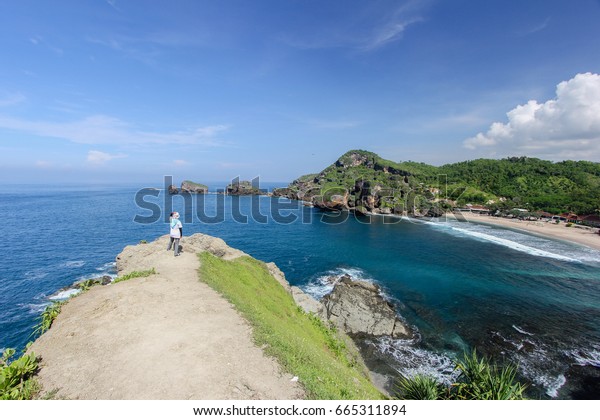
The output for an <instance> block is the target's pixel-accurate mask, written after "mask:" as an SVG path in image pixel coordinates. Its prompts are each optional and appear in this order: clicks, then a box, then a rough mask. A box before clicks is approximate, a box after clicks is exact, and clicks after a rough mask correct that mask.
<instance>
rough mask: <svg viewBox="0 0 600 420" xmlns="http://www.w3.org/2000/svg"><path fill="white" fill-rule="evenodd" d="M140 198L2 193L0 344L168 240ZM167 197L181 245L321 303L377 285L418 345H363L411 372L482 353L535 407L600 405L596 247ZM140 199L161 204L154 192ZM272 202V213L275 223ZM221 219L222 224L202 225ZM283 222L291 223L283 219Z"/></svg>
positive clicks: (482, 229)
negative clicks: (281, 277) (127, 250)
mask: <svg viewBox="0 0 600 420" xmlns="http://www.w3.org/2000/svg"><path fill="white" fill-rule="evenodd" d="M223 185H224V184H223ZM263 187H264V185H263ZM267 187H269V186H267ZM136 191H137V188H136V187H135V186H133V187H114V186H94V187H81V186H73V187H69V188H64V187H61V188H57V187H54V188H52V187H43V188H42V187H35V188H31V187H11V188H10V189H7V188H5V190H4V192H2V193H0V210H1V214H2V215H3V217H4V221H5V226H6V227H7V230H8V232H7V236H6V237H7V238H8V239H9V240H8V241H7V242H8V244H7V245H8V246H5V247H4V248H3V250H2V251H1V253H0V257H1V264H0V348H2V347H22V346H24V345H25V344H26V342H27V341H28V340H29V339H30V338H29V335H30V332H31V329H32V326H33V325H34V324H35V322H36V317H37V316H39V313H40V312H41V311H42V310H43V308H44V306H45V305H47V303H48V302H49V299H50V298H56V297H57V296H56V293H57V291H59V290H60V289H62V288H65V287H68V286H69V285H71V284H72V283H73V282H75V281H76V280H78V279H83V278H87V277H89V276H90V275H102V274H106V273H108V274H114V265H113V262H114V258H115V256H116V254H117V253H119V252H120V251H121V250H122V248H123V247H124V246H125V245H128V244H135V243H138V242H139V241H140V240H142V239H145V240H153V239H154V238H156V237H157V236H159V235H162V234H164V233H166V232H167V231H168V229H167V223H165V222H164V218H161V220H159V221H156V222H154V223H150V224H141V223H135V222H134V221H133V220H134V218H135V216H136V215H138V216H139V215H144V216H147V215H148V213H149V211H148V210H143V209H140V208H139V207H138V206H137V205H136V203H135V201H134V198H135V193H136ZM157 193H158V192H157ZM167 197H168V198H172V200H173V201H172V205H173V208H174V209H175V210H178V211H179V212H180V213H181V214H182V219H183V222H184V236H185V235H189V234H191V233H195V232H202V233H206V234H209V235H214V236H218V237H221V238H223V239H224V240H225V241H226V242H227V243H228V244H229V245H231V246H233V247H236V248H240V249H242V250H244V251H245V252H247V253H249V254H251V255H252V256H254V257H255V258H258V259H261V260H264V261H274V262H275V263H276V264H277V265H278V266H279V267H280V268H281V269H282V270H283V271H284V272H285V274H286V277H287V278H288V280H289V281H290V283H292V284H295V285H298V286H300V287H302V288H303V289H304V290H306V291H307V292H309V293H311V294H313V295H314V296H316V297H319V296H322V295H324V294H325V293H327V292H328V291H329V290H330V289H331V285H330V284H329V282H328V281H327V279H328V278H329V277H331V276H336V275H340V274H342V273H347V274H350V275H352V276H353V277H355V278H362V279H366V280H369V281H373V282H376V283H378V284H380V285H381V286H382V288H383V290H384V292H385V294H386V296H387V297H388V298H389V299H390V300H392V301H394V302H395V303H396V305H397V308H398V310H399V312H400V314H401V315H402V317H403V318H404V319H405V320H406V321H407V322H408V323H409V324H410V325H411V326H412V328H413V329H414V331H415V333H416V338H415V339H414V340H404V341H403V340H391V339H385V338H384V339H380V340H374V341H372V342H371V343H370V345H371V346H372V347H373V348H375V349H376V350H377V353H378V354H379V355H380V357H381V359H382V360H384V361H385V362H386V363H388V364H389V365H391V366H393V367H394V368H395V369H397V370H399V371H401V372H403V373H405V374H414V373H417V372H421V373H428V374H433V375H436V376H437V377H439V378H440V379H441V380H445V381H450V380H451V379H452V372H451V363H450V360H451V359H452V358H453V357H456V356H457V355H460V354H462V352H463V351H465V350H467V349H469V348H472V347H477V349H478V350H479V351H481V352H483V353H485V354H487V355H490V356H494V358H496V359H497V360H509V361H512V362H516V363H518V364H519V369H520V373H521V375H522V376H523V378H524V379H526V380H527V381H530V382H531V383H532V386H531V388H530V393H531V395H532V396H533V397H540V398H548V397H557V398H600V395H598V387H599V384H600V380H599V377H600V325H599V323H598V319H600V252H598V251H594V250H591V249H589V248H585V247H580V246H577V245H573V244H569V243H565V242H558V241H551V240H547V239H543V238H539V237H535V236H530V235H526V234H523V233H519V232H515V231H512V230H508V229H502V228H495V227H491V226H486V225H480V224H473V223H459V222H448V221H437V222H418V221H409V220H403V219H397V218H384V217H372V218H371V219H369V218H358V219H357V218H355V217H354V216H353V215H349V214H347V213H341V214H338V215H327V214H324V213H321V212H319V211H318V210H315V209H313V208H308V207H303V206H301V205H300V204H299V203H297V202H289V201H287V200H277V199H274V198H269V197H260V198H258V197H223V196H217V195H207V196H198V197H196V198H197V199H199V200H200V201H196V200H195V199H194V200H193V201H191V202H187V203H185V202H184V200H183V199H182V198H181V197H177V196H175V197H170V196H167ZM146 201H148V202H153V203H156V204H158V205H159V206H160V207H161V208H163V209H164V207H165V196H164V194H163V192H162V191H161V192H160V195H159V196H158V197H156V198H147V199H146ZM253 204H254V205H255V206H254V209H255V211H254V212H255V213H257V210H258V213H260V215H258V216H257V217H255V218H254V219H253V218H252V217H249V218H248V222H247V223H240V222H238V221H236V220H235V219H236V218H237V219H239V217H234V213H235V212H234V211H233V209H238V210H239V213H240V214H241V215H251V214H252V208H253ZM277 206H279V207H280V209H279V212H278V213H279V216H280V217H274V216H273V215H274V214H276V213H277V212H276V211H275V210H276V208H277ZM167 207H168V202H167ZM281 207H286V208H287V209H282V208H281ZM217 214H223V215H224V216H225V217H224V219H225V220H223V221H221V222H219V223H202V222H201V221H200V218H199V217H198V215H201V216H203V215H205V216H207V217H208V216H214V215H217ZM261 215H265V216H266V217H265V218H264V220H262V219H263V218H262V217H261ZM161 216H162V217H164V214H163V215H161ZM283 216H287V217H295V218H296V219H297V220H295V221H294V222H293V223H280V222H277V220H280V219H281V218H282V217H283ZM257 219H258V220H257ZM203 220H204V219H203ZM184 243H185V238H184ZM59 297H60V296H59Z"/></svg>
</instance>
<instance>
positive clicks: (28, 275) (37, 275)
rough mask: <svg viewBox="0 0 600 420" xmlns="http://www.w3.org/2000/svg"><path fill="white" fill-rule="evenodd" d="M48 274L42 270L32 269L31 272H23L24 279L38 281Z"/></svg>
mask: <svg viewBox="0 0 600 420" xmlns="http://www.w3.org/2000/svg"><path fill="white" fill-rule="evenodd" d="M48 274H49V273H48V271H45V270H44V269H43V268H34V269H33V270H29V271H26V272H25V279H27V280H40V279H43V278H44V277H46V276H47V275H48Z"/></svg>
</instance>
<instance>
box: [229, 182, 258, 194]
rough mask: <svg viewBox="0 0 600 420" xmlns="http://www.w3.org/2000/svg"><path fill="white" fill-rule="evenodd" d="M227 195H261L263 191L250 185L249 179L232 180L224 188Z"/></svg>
mask: <svg viewBox="0 0 600 420" xmlns="http://www.w3.org/2000/svg"><path fill="white" fill-rule="evenodd" d="M225 193H226V194H227V195H261V194H263V191H261V190H260V189H259V188H257V187H255V186H254V185H252V182H250V181H236V182H232V183H231V184H229V185H228V186H227V188H226V189H225Z"/></svg>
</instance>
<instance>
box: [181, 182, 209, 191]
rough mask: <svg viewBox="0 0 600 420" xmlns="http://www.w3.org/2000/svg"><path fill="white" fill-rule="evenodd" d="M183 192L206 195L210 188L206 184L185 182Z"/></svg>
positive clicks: (182, 186) (182, 187) (182, 185)
mask: <svg viewBox="0 0 600 420" xmlns="http://www.w3.org/2000/svg"><path fill="white" fill-rule="evenodd" d="M181 191H182V192H184V191H185V192H189V193H193V194H206V193H208V187H207V186H206V185H204V184H198V183H197V182H192V181H183V182H182V183H181Z"/></svg>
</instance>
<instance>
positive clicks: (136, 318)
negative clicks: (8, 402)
mask: <svg viewBox="0 0 600 420" xmlns="http://www.w3.org/2000/svg"><path fill="white" fill-rule="evenodd" d="M167 241H168V239H167V237H162V238H159V239H158V240H157V241H155V242H153V243H150V244H143V245H137V246H128V247H126V248H125V250H124V251H123V252H122V253H121V254H119V257H118V261H117V266H118V268H119V274H124V273H127V272H130V271H133V270H144V269H149V268H152V267H154V268H155V269H156V271H157V273H158V274H156V275H152V276H150V277H147V278H136V279H131V280H127V281H124V282H121V283H118V284H111V285H108V286H96V287H94V288H92V289H91V290H89V291H87V292H85V293H83V294H81V295H80V296H77V297H74V298H72V299H71V300H70V301H69V302H68V303H67V305H65V306H64V307H63V310H62V312H61V314H60V315H59V317H58V318H57V319H56V321H55V322H54V324H53V326H52V328H51V329H50V330H49V331H47V332H46V333H45V334H44V335H43V336H41V337H40V338H39V339H38V340H37V341H36V342H35V343H34V344H33V346H32V347H31V351H33V352H35V353H36V354H37V355H40V356H41V358H42V361H41V365H42V368H41V370H40V372H39V375H38V379H39V381H40V383H41V384H42V386H43V389H44V391H45V392H49V391H53V390H56V391H57V395H56V397H57V398H67V399H297V398H302V397H303V395H304V394H303V390H302V389H301V387H300V385H299V384H298V383H297V382H294V381H291V379H292V375H289V374H282V373H281V371H280V368H279V366H278V364H277V363H276V362H275V361H274V360H273V359H271V358H268V357H266V356H265V355H264V353H263V352H262V350H261V349H259V348H257V347H256V346H255V345H254V344H253V342H252V339H251V327H250V326H249V325H248V324H247V322H246V321H245V320H244V319H243V318H242V317H241V316H240V315H239V314H238V313H237V312H236V311H235V309H234V308H233V307H232V305H231V304H229V303H228V302H227V301H226V300H224V299H223V298H222V297H221V296H219V295H218V294H217V293H216V292H214V291H213V290H212V289H211V288H210V287H208V286H207V285H206V284H204V283H202V282H200V281H199V280H198V273H197V270H198V267H199V260H198V258H197V256H196V252H198V251H200V250H203V249H207V250H210V251H211V252H213V253H215V254H217V255H219V256H221V257H225V258H234V257H237V256H239V255H241V252H239V251H236V250H233V249H232V248H229V247H227V246H226V245H225V243H224V242H223V241H221V240H220V239H217V238H211V237H209V236H205V235H194V236H193V237H190V238H184V239H183V246H184V252H183V253H182V255H181V256H179V257H174V256H173V253H172V252H167V251H166V244H167Z"/></svg>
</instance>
